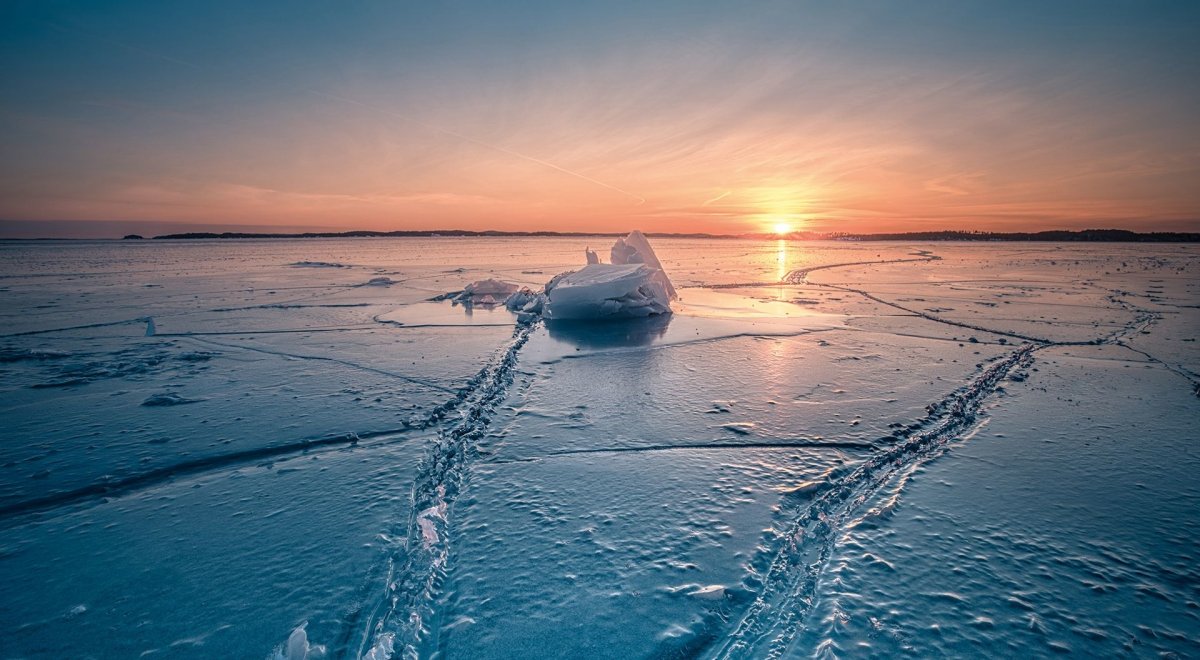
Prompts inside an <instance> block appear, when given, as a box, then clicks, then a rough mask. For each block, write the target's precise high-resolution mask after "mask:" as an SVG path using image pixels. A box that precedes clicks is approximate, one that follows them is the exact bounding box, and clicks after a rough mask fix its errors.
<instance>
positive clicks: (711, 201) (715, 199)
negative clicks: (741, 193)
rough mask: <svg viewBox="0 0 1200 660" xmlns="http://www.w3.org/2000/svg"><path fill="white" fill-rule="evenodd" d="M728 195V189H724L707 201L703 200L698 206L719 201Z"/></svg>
mask: <svg viewBox="0 0 1200 660" xmlns="http://www.w3.org/2000/svg"><path fill="white" fill-rule="evenodd" d="M728 196H729V191H728V190H726V191H725V192H723V193H721V194H720V195H717V196H716V197H713V198H712V199H710V200H708V201H707V202H704V203H703V204H701V205H700V206H708V205H709V204H712V203H713V202H719V201H721V200H722V199H725V198H726V197H728Z"/></svg>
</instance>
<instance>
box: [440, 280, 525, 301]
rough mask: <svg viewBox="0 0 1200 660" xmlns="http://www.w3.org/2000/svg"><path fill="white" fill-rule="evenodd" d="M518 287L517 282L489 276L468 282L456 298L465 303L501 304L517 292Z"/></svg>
mask: <svg viewBox="0 0 1200 660" xmlns="http://www.w3.org/2000/svg"><path fill="white" fill-rule="evenodd" d="M517 289H518V287H517V285H516V284H512V283H510V282H501V281H500V280H497V279H493V278H490V277H489V278H488V279H486V280H479V281H478V282H472V283H470V284H468V285H467V286H466V287H465V288H464V289H463V292H462V293H461V294H460V295H459V296H458V297H457V298H455V300H456V301H458V302H460V303H462V304H464V305H500V304H504V303H505V301H507V300H508V298H509V296H511V295H513V294H514V293H516V292H517Z"/></svg>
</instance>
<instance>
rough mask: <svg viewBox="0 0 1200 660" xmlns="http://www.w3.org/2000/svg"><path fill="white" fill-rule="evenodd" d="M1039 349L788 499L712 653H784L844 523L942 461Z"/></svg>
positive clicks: (998, 365) (1002, 364)
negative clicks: (736, 615)
mask: <svg viewBox="0 0 1200 660" xmlns="http://www.w3.org/2000/svg"><path fill="white" fill-rule="evenodd" d="M1033 350H1034V347H1033V346H1032V345H1027V346H1023V347H1021V348H1020V349H1018V350H1017V351H1015V352H1014V353H1012V354H1011V355H1009V356H1008V357H1006V358H1003V359H1001V360H999V361H997V362H995V363H993V364H992V365H990V366H988V367H987V368H985V369H984V370H983V371H982V372H981V373H980V374H979V375H978V376H977V377H975V378H974V379H973V380H972V381H971V382H970V383H968V384H967V385H965V386H963V387H962V388H960V389H958V390H956V391H955V392H954V393H952V394H951V395H950V396H949V397H947V398H946V399H944V400H942V401H939V402H937V403H936V404H933V405H931V406H930V414H929V415H928V416H927V417H925V418H924V419H923V420H921V421H920V422H919V423H918V424H917V425H916V426H917V427H919V428H921V429H922V430H920V431H917V432H915V433H913V434H912V435H910V436H908V437H906V438H903V439H898V440H897V441H896V442H895V443H894V444H892V445H891V446H890V447H888V448H887V449H885V450H883V451H880V452H878V453H876V454H873V455H872V456H870V457H869V458H867V459H866V461H864V462H863V463H862V464H860V465H859V466H858V467H857V468H855V469H854V470H853V471H852V472H850V473H849V474H848V475H846V476H845V477H844V478H842V479H839V480H837V481H834V482H832V483H830V484H829V485H828V486H827V487H826V489H825V490H824V491H823V492H821V493H820V494H819V495H818V496H817V497H816V498H815V499H814V500H813V501H812V502H811V503H809V504H808V505H807V506H802V507H799V508H794V505H792V506H791V507H789V506H788V503H787V502H786V501H785V503H784V512H785V513H784V515H788V516H790V518H791V519H790V520H789V521H786V522H785V523H784V527H783V528H782V529H779V530H777V536H776V537H775V539H774V541H773V543H772V545H771V546H770V547H769V548H768V549H766V550H764V551H762V552H760V554H759V556H758V557H756V558H755V560H754V562H753V565H754V566H755V568H756V574H755V575H753V576H752V577H751V581H752V582H753V583H755V584H754V585H752V586H754V587H756V591H757V596H756V597H755V599H754V601H753V602H752V603H751V604H750V606H749V607H748V608H747V609H746V610H745V613H744V614H742V615H741V617H740V619H739V620H738V622H737V624H736V627H735V628H734V630H733V631H732V632H731V633H730V634H728V635H727V636H725V637H724V639H723V640H722V641H720V643H719V645H717V646H716V647H715V648H712V649H710V651H711V655H712V656H714V657H719V658H744V657H766V658H779V657H783V656H784V655H785V654H786V653H787V652H788V650H789V648H790V646H791V644H792V642H793V641H794V640H795V638H796V636H797V634H798V633H799V632H800V630H801V629H802V628H803V625H804V620H805V618H806V617H807V616H808V613H809V612H810V611H811V609H812V607H813V605H814V603H815V598H816V593H817V585H818V583H819V581H820V578H821V574H822V572H823V570H824V568H825V566H826V564H827V562H828V559H829V556H830V554H831V553H832V552H833V549H834V546H835V545H836V542H837V537H838V535H839V533H840V532H841V530H842V529H843V528H844V527H845V525H846V523H847V522H849V521H850V520H851V519H852V517H853V516H854V515H855V514H856V513H857V512H858V511H859V509H860V508H861V507H862V506H863V504H864V503H865V502H867V501H868V500H870V499H871V497H872V496H873V495H875V493H877V492H878V491H879V490H880V489H881V488H882V487H883V486H885V485H887V484H888V483H890V482H892V481H893V480H895V479H896V478H897V477H900V476H902V475H903V474H907V473H908V472H909V471H911V469H912V468H913V467H915V466H916V465H919V464H920V463H923V462H925V461H928V460H932V459H933V458H936V457H937V456H939V455H940V454H942V453H943V452H944V451H946V449H947V447H948V445H949V444H950V443H951V442H953V441H954V440H956V439H958V438H960V437H961V436H962V435H963V434H964V433H966V432H967V431H968V430H969V429H970V428H971V427H972V426H974V424H975V421H976V418H977V415H978V413H979V411H980V409H981V407H982V406H983V402H984V400H985V399H986V398H987V397H988V396H989V395H991V394H992V393H994V392H995V391H996V389H997V388H998V387H999V385H1000V382H1001V381H1002V380H1003V379H1004V378H1005V377H1007V376H1008V375H1009V373H1010V372H1011V371H1012V370H1013V369H1014V368H1016V367H1018V366H1021V365H1023V364H1026V363H1028V361H1029V360H1030V354H1031V353H1032V351H1033ZM731 614H732V613H731ZM701 641H703V640H701ZM693 650H694V651H701V650H702V647H701V648H696V649H693Z"/></svg>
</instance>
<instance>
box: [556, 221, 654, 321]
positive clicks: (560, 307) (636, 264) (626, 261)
mask: <svg viewBox="0 0 1200 660" xmlns="http://www.w3.org/2000/svg"><path fill="white" fill-rule="evenodd" d="M585 254H586V257H587V262H588V265H587V266H584V267H583V268H581V269H580V270H577V271H572V272H567V273H563V274H561V275H558V276H556V277H555V278H554V279H552V280H550V282H548V283H547V284H546V303H545V306H544V310H543V313H544V315H545V317H546V318H547V319H550V320H580V319H605V318H632V317H643V316H653V315H656V314H670V313H671V301H672V300H674V299H675V298H676V297H677V296H676V294H675V287H674V286H672V284H671V280H670V278H668V277H667V274H666V272H665V271H663V268H662V264H661V263H660V262H659V261H658V257H657V256H655V254H654V249H653V248H651V247H650V243H649V241H647V240H646V237H645V236H644V235H642V232H640V231H636V230H634V231H633V232H630V234H629V235H628V236H626V237H625V238H618V239H617V242H616V243H615V244H614V245H613V247H612V251H611V258H612V263H610V264H602V263H600V259H599V257H598V256H597V255H596V253H595V252H592V251H591V250H587V251H586V253H585Z"/></svg>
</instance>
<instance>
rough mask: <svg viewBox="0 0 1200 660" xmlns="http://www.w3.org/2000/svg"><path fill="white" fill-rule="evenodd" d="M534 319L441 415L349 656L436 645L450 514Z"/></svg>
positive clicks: (412, 651)
mask: <svg viewBox="0 0 1200 660" xmlns="http://www.w3.org/2000/svg"><path fill="white" fill-rule="evenodd" d="M537 325H538V322H537V321H534V322H532V323H528V324H521V325H518V326H517V327H516V328H515V329H514V330H513V338H512V340H511V341H510V342H509V344H508V346H507V347H506V348H505V349H504V350H503V352H502V353H500V354H499V356H498V357H497V358H495V359H494V360H493V361H492V362H491V363H490V364H488V365H487V366H485V367H484V368H483V369H482V370H480V372H479V373H478V374H477V375H476V376H475V378H473V379H472V382H471V383H470V384H469V385H468V387H466V388H464V389H463V393H464V395H465V396H464V399H465V401H463V404H464V405H462V406H459V407H460V408H461V410H460V414H459V416H458V417H456V418H454V419H447V420H446V421H445V422H444V423H443V424H442V425H441V427H440V428H439V430H438V432H437V435H436V437H435V438H434V439H433V440H432V442H431V444H430V446H429V448H428V450H427V451H426V455H425V458H424V459H423V460H422V462H421V465H420V467H419V469H418V472H417V476H416V478H415V479H414V482H413V486H412V496H411V504H412V506H411V508H410V510H409V516H408V520H407V524H406V525H405V527H404V536H403V538H402V539H400V536H399V534H397V535H394V536H392V537H391V538H395V539H397V540H396V541H395V542H394V543H393V546H392V547H391V548H390V549H389V552H388V554H387V556H386V558H385V560H384V566H383V568H382V569H381V570H378V571H375V572H374V574H375V575H379V574H382V575H385V576H386V579H385V585H384V589H383V593H382V594H377V595H376V596H375V597H374V598H371V599H369V600H368V603H369V604H368V606H367V607H365V608H364V609H362V610H360V611H359V612H357V613H355V614H354V615H353V616H351V617H350V620H349V621H348V623H347V626H346V628H345V632H344V635H343V640H341V641H342V644H341V645H340V646H341V648H343V649H345V650H349V649H348V648H347V647H348V645H349V644H348V643H349V642H350V641H351V640H352V639H353V637H354V635H355V631H361V637H360V638H359V643H358V646H357V651H356V652H357V655H356V657H360V658H362V657H366V658H370V659H371V660H382V659H383V658H391V657H395V656H396V655H401V656H403V657H406V658H407V657H420V656H423V655H428V653H427V652H423V650H426V649H430V648H436V646H437V637H438V634H439V630H438V627H437V626H436V625H435V624H434V622H435V621H436V614H437V613H436V611H435V609H434V600H435V598H436V597H437V594H438V590H439V587H440V585H441V583H442V581H443V579H444V577H445V572H446V560H447V558H448V556H449V552H450V539H449V538H448V534H449V514H450V510H451V508H452V507H453V505H454V502H455V500H456V499H457V497H458V494H459V492H460V490H461V488H462V485H463V482H464V481H465V479H466V478H467V476H468V471H469V468H470V463H471V461H472V459H473V458H474V456H475V455H476V452H477V443H478V442H479V440H480V439H482V438H483V437H484V436H485V435H486V433H487V429H488V426H489V424H490V422H491V418H492V415H493V413H494V412H495V410H496V407H497V405H498V404H499V403H500V402H501V401H502V400H503V399H504V397H505V395H506V394H507V392H508V387H509V385H511V384H512V382H513V378H514V376H515V374H516V365H517V354H518V353H519V352H520V350H521V347H522V346H524V345H525V342H526V341H528V340H529V336H530V334H531V333H532V332H533V330H534V329H535V328H536V327H537Z"/></svg>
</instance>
